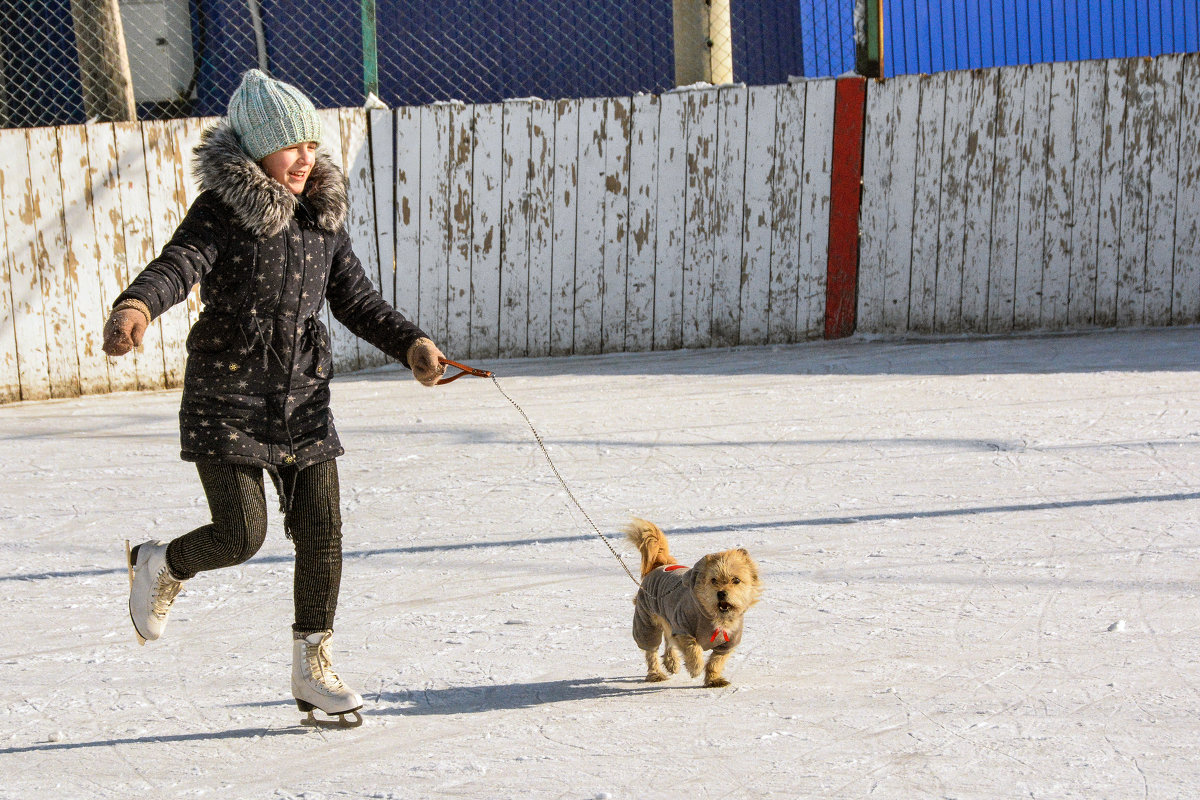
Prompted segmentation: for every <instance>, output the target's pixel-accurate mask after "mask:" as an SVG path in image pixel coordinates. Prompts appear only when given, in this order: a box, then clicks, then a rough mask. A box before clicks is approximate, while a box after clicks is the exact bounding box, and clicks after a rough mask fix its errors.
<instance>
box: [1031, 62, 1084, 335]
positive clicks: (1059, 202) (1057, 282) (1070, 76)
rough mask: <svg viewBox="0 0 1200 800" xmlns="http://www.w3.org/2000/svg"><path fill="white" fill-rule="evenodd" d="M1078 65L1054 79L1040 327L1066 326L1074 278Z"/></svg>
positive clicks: (1063, 67)
mask: <svg viewBox="0 0 1200 800" xmlns="http://www.w3.org/2000/svg"><path fill="white" fill-rule="evenodd" d="M1078 93H1079V65H1078V64H1072V63H1066V64H1055V65H1054V68H1053V74H1052V75H1051V78H1050V109H1049V113H1048V115H1047V120H1048V125H1047V138H1046V155H1045V161H1046V223H1045V242H1046V244H1045V257H1044V266H1043V269H1042V303H1041V314H1040V316H1041V327H1043V328H1050V329H1061V328H1065V327H1066V326H1067V300H1068V293H1069V291H1070V278H1071V231H1072V229H1073V227H1074V219H1075V197H1074V195H1073V194H1072V187H1073V185H1074V180H1075V162H1076V155H1075V133H1074V132H1075V108H1076V102H1075V100H1076V97H1077V96H1078Z"/></svg>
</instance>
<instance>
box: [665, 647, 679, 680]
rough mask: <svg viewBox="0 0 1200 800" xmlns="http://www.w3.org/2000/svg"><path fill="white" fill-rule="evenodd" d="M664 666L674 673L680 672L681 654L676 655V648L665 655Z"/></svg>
mask: <svg viewBox="0 0 1200 800" xmlns="http://www.w3.org/2000/svg"><path fill="white" fill-rule="evenodd" d="M663 667H665V668H666V670H667V672H669V673H671V674H672V675H674V674H675V673H676V672H679V656H677V655H675V651H674V650H672V651H670V652H668V653H666V654H664V655H663Z"/></svg>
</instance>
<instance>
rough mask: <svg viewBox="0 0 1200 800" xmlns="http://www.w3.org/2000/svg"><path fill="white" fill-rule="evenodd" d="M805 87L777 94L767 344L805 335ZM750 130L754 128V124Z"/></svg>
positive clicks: (788, 88) (783, 89) (791, 87)
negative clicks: (800, 296) (802, 299)
mask: <svg viewBox="0 0 1200 800" xmlns="http://www.w3.org/2000/svg"><path fill="white" fill-rule="evenodd" d="M808 85H809V84H806V83H803V82H802V83H796V84H792V85H789V86H780V87H779V88H778V89H776V90H775V93H774V94H775V98H774V99H775V104H776V108H775V120H776V122H775V131H774V142H775V145H774V148H775V149H774V154H773V157H772V160H771V174H772V176H773V177H772V180H771V217H770V233H771V242H770V253H771V266H770V276H769V280H770V287H769V289H768V297H767V305H768V309H767V341H769V342H771V343H786V342H795V341H799V340H800V339H801V338H803V336H804V331H803V329H801V327H800V326H799V325H798V324H797V318H798V315H799V313H800V312H799V311H798V308H799V299H798V292H799V290H800V282H801V281H800V273H801V266H800V265H801V262H802V261H804V260H805V259H804V258H802V256H801V248H802V247H803V243H804V228H805V222H806V216H805V213H804V209H805V207H806V202H805V201H806V200H807V198H806V197H805V188H806V183H805V176H806V175H808V174H809V166H810V165H807V164H805V158H806V152H805V145H806V144H807V143H808V142H809V138H808V137H807V136H805V132H804V124H805V104H806V100H807V94H808V92H807V86H808ZM750 130H751V131H753V130H754V126H753V125H752V126H751V128H750Z"/></svg>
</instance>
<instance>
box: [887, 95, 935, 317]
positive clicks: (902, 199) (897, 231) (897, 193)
mask: <svg viewBox="0 0 1200 800" xmlns="http://www.w3.org/2000/svg"><path fill="white" fill-rule="evenodd" d="M926 80H927V78H926V77H924V76H919V75H902V76H899V77H896V78H892V79H891V80H890V81H888V83H892V84H895V91H896V95H895V107H894V110H893V117H892V118H893V124H894V125H895V129H894V131H893V132H892V139H891V144H892V157H891V163H890V169H891V172H892V188H891V190H890V191H889V192H888V194H887V198H886V203H887V209H888V229H887V247H886V249H885V251H884V254H883V255H884V261H883V263H884V276H883V330H884V331H885V332H888V333H900V332H903V331H905V330H907V329H908V312H909V289H910V287H911V285H912V263H913V262H912V234H913V226H914V224H915V223H916V220H915V217H914V205H913V204H914V199H915V181H916V167H917V154H916V147H915V144H916V140H917V130H918V128H917V126H918V124H919V113H920V107H921V84H922V83H923V82H924V81H926Z"/></svg>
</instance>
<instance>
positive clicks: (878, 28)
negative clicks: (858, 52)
mask: <svg viewBox="0 0 1200 800" xmlns="http://www.w3.org/2000/svg"><path fill="white" fill-rule="evenodd" d="M863 74H864V75H866V76H867V77H868V78H882V77H883V0H867V72H865V73H863Z"/></svg>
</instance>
